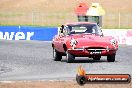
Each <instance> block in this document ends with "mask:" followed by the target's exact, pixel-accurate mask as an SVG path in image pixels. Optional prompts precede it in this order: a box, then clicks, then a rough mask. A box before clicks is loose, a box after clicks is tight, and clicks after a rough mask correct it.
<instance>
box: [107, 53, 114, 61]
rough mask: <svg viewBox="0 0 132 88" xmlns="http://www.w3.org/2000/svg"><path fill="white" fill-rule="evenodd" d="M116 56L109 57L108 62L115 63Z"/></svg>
mask: <svg viewBox="0 0 132 88" xmlns="http://www.w3.org/2000/svg"><path fill="white" fill-rule="evenodd" d="M115 55H116V54H111V55H108V56H107V61H108V62H114V61H115Z"/></svg>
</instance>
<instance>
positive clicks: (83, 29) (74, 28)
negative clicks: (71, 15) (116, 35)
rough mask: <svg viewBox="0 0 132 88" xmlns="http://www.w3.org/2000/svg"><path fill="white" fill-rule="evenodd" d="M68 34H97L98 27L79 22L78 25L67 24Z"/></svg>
mask: <svg viewBox="0 0 132 88" xmlns="http://www.w3.org/2000/svg"><path fill="white" fill-rule="evenodd" d="M68 29H69V33H68V34H82V33H87V34H99V30H100V29H99V27H98V25H96V24H79V25H68Z"/></svg>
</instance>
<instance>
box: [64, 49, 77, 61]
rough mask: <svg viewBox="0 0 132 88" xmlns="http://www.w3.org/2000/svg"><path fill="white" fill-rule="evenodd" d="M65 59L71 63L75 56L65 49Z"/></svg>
mask: <svg viewBox="0 0 132 88" xmlns="http://www.w3.org/2000/svg"><path fill="white" fill-rule="evenodd" d="M66 59H67V63H72V62H73V61H74V60H75V56H73V55H72V54H70V53H69V52H68V51H66Z"/></svg>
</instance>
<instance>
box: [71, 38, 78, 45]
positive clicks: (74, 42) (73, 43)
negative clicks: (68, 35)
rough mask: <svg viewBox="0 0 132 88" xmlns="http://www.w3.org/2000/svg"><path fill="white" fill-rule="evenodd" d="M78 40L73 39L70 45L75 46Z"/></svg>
mask: <svg viewBox="0 0 132 88" xmlns="http://www.w3.org/2000/svg"><path fill="white" fill-rule="evenodd" d="M77 43H78V42H77V41H76V40H75V39H71V41H70V45H71V46H72V47H75V46H76V45H77Z"/></svg>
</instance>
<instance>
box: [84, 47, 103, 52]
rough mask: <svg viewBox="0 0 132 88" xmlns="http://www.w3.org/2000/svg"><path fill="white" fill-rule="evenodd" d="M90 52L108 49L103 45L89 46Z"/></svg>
mask: <svg viewBox="0 0 132 88" xmlns="http://www.w3.org/2000/svg"><path fill="white" fill-rule="evenodd" d="M86 49H87V50H88V51H89V52H94V51H97V52H98V51H102V50H106V48H103V47H89V48H86Z"/></svg>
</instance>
